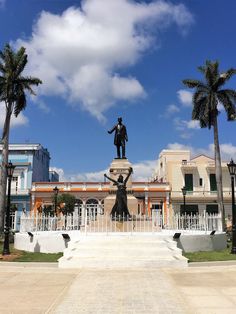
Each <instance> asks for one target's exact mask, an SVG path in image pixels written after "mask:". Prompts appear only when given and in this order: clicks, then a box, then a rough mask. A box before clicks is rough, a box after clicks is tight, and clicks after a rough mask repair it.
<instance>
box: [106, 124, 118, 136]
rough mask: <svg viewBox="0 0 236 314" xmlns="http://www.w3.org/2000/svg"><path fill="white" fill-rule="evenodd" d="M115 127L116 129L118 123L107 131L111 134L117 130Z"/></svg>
mask: <svg viewBox="0 0 236 314" xmlns="http://www.w3.org/2000/svg"><path fill="white" fill-rule="evenodd" d="M115 129H116V125H115V126H113V128H112V129H111V130H109V131H107V132H108V133H109V134H111V133H112V132H114V131H115Z"/></svg>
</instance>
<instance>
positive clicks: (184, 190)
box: [181, 186, 187, 213]
mask: <svg viewBox="0 0 236 314" xmlns="http://www.w3.org/2000/svg"><path fill="white" fill-rule="evenodd" d="M181 190H182V194H183V198H184V212H185V213H186V204H185V196H186V193H187V189H186V187H185V186H184V187H182V189H181Z"/></svg>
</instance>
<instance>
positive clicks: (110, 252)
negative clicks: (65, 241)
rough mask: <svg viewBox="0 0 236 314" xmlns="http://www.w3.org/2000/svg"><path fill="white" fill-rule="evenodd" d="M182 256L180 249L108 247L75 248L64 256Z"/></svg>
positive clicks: (65, 251)
mask: <svg viewBox="0 0 236 314" xmlns="http://www.w3.org/2000/svg"><path fill="white" fill-rule="evenodd" d="M175 254H181V255H182V250H181V249H179V248H169V247H148V248H144V247H137V246H136V247H127V248H124V247H114V248H110V247H109V248H107V247H105V248H104V247H100V248H96V247H95V246H93V247H74V248H69V249H65V250H64V256H66V257H70V256H81V257H82V256H99V255H107V256H114V255H115V256H119V257H120V258H121V257H126V256H132V257H141V256H146V255H148V256H149V257H150V256H156V257H158V256H162V255H175Z"/></svg>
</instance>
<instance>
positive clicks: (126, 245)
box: [68, 241, 177, 249]
mask: <svg viewBox="0 0 236 314" xmlns="http://www.w3.org/2000/svg"><path fill="white" fill-rule="evenodd" d="M88 245H89V247H90V248H91V249H92V248H107V249H109V248H110V249H115V248H116V249H119V248H120V247H121V245H122V248H132V249H135V248H150V249H152V248H165V247H169V248H177V244H176V242H164V241H163V242H158V243H157V242H147V243H145V242H132V241H130V242H120V241H117V242H115V241H114V242H107V241H103V242H91V243H89V242H86V241H76V242H69V243H68V248H71V249H73V248H77V247H80V248H86V247H88Z"/></svg>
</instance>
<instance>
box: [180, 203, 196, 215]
mask: <svg viewBox="0 0 236 314" xmlns="http://www.w3.org/2000/svg"><path fill="white" fill-rule="evenodd" d="M180 214H181V215H184V214H186V215H196V214H198V205H195V204H193V205H185V206H184V205H183V204H181V205H180Z"/></svg>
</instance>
